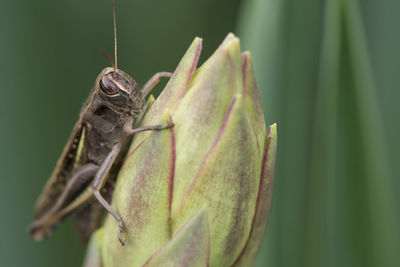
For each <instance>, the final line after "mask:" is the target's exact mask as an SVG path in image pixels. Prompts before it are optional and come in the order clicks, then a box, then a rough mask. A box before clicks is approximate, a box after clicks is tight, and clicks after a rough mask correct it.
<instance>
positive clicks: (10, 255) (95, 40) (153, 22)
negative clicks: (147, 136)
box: [0, 0, 400, 267]
mask: <svg viewBox="0 0 400 267" xmlns="http://www.w3.org/2000/svg"><path fill="white" fill-rule="evenodd" d="M399 10H400V2H399V1H392V0H380V1H376V0H375V1H374V0H360V1H355V0H302V1H299V0H247V1H246V0H242V1H239V0H220V1H212V0H203V1H177V0H170V1H151V0H147V1H144V0H141V1H139V0H132V1H128V0H117V16H118V34H119V61H118V62H119V65H120V67H121V69H123V70H125V71H126V72H128V73H130V74H132V76H133V77H134V78H135V79H136V80H137V81H138V82H139V83H141V84H143V83H144V82H145V81H146V79H148V78H149V77H150V76H151V75H152V74H153V73H155V72H157V71H161V70H164V71H172V70H173V69H174V68H175V66H176V65H177V63H178V62H179V59H180V57H181V56H182V55H183V53H184V51H185V49H186V48H187V47H188V45H189V44H190V42H191V40H192V39H193V38H194V37H195V36H201V37H203V38H204V49H203V53H202V61H203V60H204V59H206V58H207V57H208V56H209V55H210V54H211V53H212V51H213V50H214V49H216V47H217V46H218V44H219V43H220V42H221V41H222V40H223V38H224V37H225V35H226V34H227V33H228V32H231V31H233V32H235V33H236V34H238V35H239V37H241V40H242V49H243V50H250V51H251V52H252V54H253V59H254V62H255V68H256V74H257V80H258V85H259V89H260V92H261V95H262V101H263V106H264V112H265V117H266V121H267V123H268V124H271V123H272V122H277V123H278V134H279V146H278V161H277V170H276V182H275V190H274V198H273V207H272V212H271V216H270V221H269V226H268V230H267V232H266V238H265V240H264V244H263V247H262V250H261V253H260V257H259V260H258V263H257V266H272V267H275V266H277V267H280V266H285V267H286V266H288V267H289V266H302V267H303V266H304V267H308V266H311V267H314V266H315V267H319V266H329V267H334V266H383V267H385V266H400V229H399V226H400V224H399V214H400V208H399V206H398V205H397V203H398V201H399V192H400V180H399V179H398V178H399V177H400V164H399V159H400V138H398V137H399V136H400V124H399V119H398V116H399V115H400V107H399V104H398V101H399V100H400V90H399V83H400V75H399V70H400V53H399V52H398V48H399V47H400V35H399V30H398V27H399V26H400V16H398V12H399ZM0 22H1V23H0V34H1V37H0V40H1V41H0V53H1V55H0V90H1V91H0V92H1V98H0V101H1V103H0V108H1V113H0V116H1V117H0V118H1V119H0V122H1V126H0V127H1V128H0V129H1V131H0V140H1V150H2V153H1V155H0V157H1V159H0V168H1V171H2V172H1V173H2V174H1V179H0V190H1V192H0V207H1V211H2V215H1V216H0V229H1V230H0V240H1V241H0V242H1V243H0V244H1V247H0V261H1V263H0V264H1V266H80V264H81V263H82V258H83V255H84V251H85V247H84V246H83V245H82V244H80V243H79V241H78V240H77V238H76V237H75V235H74V233H73V230H72V224H71V222H69V221H68V222H66V223H64V224H63V225H62V226H61V227H59V228H58V230H57V231H56V232H55V234H54V235H53V236H52V238H50V239H48V240H47V241H45V242H41V243H36V242H34V241H32V240H31V238H30V237H29V236H28V235H27V231H26V230H27V226H28V225H29V223H30V221H31V218H32V207H33V205H34V201H35V200H36V197H37V195H38V194H39V192H40V190H41V188H42V186H43V184H44V182H45V181H46V179H47V178H48V176H49V174H50V172H51V170H52V169H53V167H54V165H55V163H56V160H57V158H58V156H59V154H60V152H61V150H62V148H63V146H64V144H65V142H66V140H67V138H68V136H69V133H70V131H71V129H72V126H73V124H74V121H75V120H76V119H77V116H78V112H79V109H80V107H81V105H82V103H83V102H84V100H85V98H86V97H87V95H88V93H89V91H90V89H91V87H92V86H93V83H94V80H95V78H96V77H97V75H98V73H99V72H100V71H101V69H102V68H103V67H105V66H107V65H109V63H108V61H107V60H106V59H105V58H104V57H103V56H102V55H101V53H100V51H101V49H105V50H107V51H109V52H110V53H112V51H113V33H112V12H111V1H110V0H79V1H78V0H68V1H57V0H45V1H30V0H13V1H4V0H3V1H1V3H0ZM161 87H162V86H160V87H159V89H160V88H161Z"/></svg>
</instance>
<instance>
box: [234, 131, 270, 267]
mask: <svg viewBox="0 0 400 267" xmlns="http://www.w3.org/2000/svg"><path fill="white" fill-rule="evenodd" d="M270 132H271V126H270V127H269V128H268V132H267V136H268V139H267V144H266V146H265V150H264V156H263V159H262V161H261V174H260V182H259V187H258V195H257V200H256V207H255V209H254V216H253V219H252V221H251V228H250V232H249V236H248V237H247V240H246V243H245V244H244V246H243V249H242V250H241V251H240V253H239V255H238V257H237V259H236V260H235V261H234V262H233V264H232V265H231V266H235V265H236V264H237V263H238V262H239V261H240V259H241V258H242V256H243V254H244V253H245V251H246V249H247V246H248V245H249V241H250V239H251V237H252V234H253V230H254V225H255V223H256V219H257V215H259V213H260V211H259V210H258V208H259V204H260V199H261V196H262V193H263V186H264V183H265V182H267V181H266V178H264V176H265V169H266V168H267V163H268V150H269V147H270V143H271V136H270Z"/></svg>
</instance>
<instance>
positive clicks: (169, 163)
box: [85, 34, 276, 266]
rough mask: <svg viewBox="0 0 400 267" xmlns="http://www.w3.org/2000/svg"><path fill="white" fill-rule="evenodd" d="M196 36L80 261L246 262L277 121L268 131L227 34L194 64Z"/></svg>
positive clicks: (259, 232)
mask: <svg viewBox="0 0 400 267" xmlns="http://www.w3.org/2000/svg"><path fill="white" fill-rule="evenodd" d="M201 48H202V41H201V39H199V38H196V39H195V40H194V41H193V43H192V44H191V46H190V47H189V49H188V51H187V52H186V54H185V55H184V57H183V58H182V60H181V62H180V64H179V65H178V67H177V69H176V71H175V73H174V75H173V76H172V78H171V79H170V81H169V82H168V84H167V86H166V88H165V89H164V90H163V92H162V94H161V95H160V97H159V98H158V99H157V100H156V101H155V102H154V103H153V100H152V99H150V100H149V102H148V104H149V105H151V108H150V109H149V110H148V112H147V113H146V115H145V117H144V118H143V120H142V121H141V125H154V124H167V123H168V122H170V121H172V122H173V123H174V124H175V126H174V127H173V128H171V129H168V130H162V131H153V132H144V133H140V134H138V135H136V136H135V138H134V141H133V143H132V145H131V149H130V152H129V154H128V156H127V158H126V160H125V163H124V165H123V167H122V169H121V171H120V173H119V176H118V179H117V184H116V187H115V191H114V195H113V200H112V206H113V208H114V209H115V210H117V211H118V212H119V213H120V215H121V216H122V218H123V220H124V223H125V226H126V232H125V233H124V234H123V237H124V238H125V239H126V245H125V247H122V246H121V244H120V243H119V241H118V238H117V236H118V226H117V223H116V222H115V220H114V219H113V218H112V217H111V216H108V217H107V218H106V221H105V224H104V226H103V227H102V228H101V229H100V230H99V231H97V232H96V234H95V235H94V236H93V238H92V240H91V244H90V246H89V250H88V253H87V258H86V262H85V264H86V266H101V264H102V266H142V265H144V266H207V265H211V266H232V265H235V266H251V264H253V262H254V260H255V257H256V255H257V252H258V250H259V247H260V243H261V241H262V238H263V233H264V230H265V227H266V222H267V219H268V213H269V208H270V203H271V193H272V182H273V173H274V163H275V153H276V126H275V125H272V126H270V127H269V129H268V130H267V129H266V127H265V122H264V116H263V113H262V108H261V103H260V99H259V95H258V89H257V86H256V82H255V77H254V70H253V65H252V59H251V55H250V53H248V52H245V53H241V52H240V44H239V39H238V38H236V37H235V36H234V35H233V34H229V35H228V36H227V37H226V39H225V40H224V42H223V43H222V44H221V45H220V47H219V48H218V49H217V50H216V52H215V53H214V54H213V55H212V56H211V57H210V58H209V59H208V60H207V61H206V62H205V63H204V64H203V65H202V66H201V67H200V68H198V69H196V66H197V63H198V59H199V56H200V52H201Z"/></svg>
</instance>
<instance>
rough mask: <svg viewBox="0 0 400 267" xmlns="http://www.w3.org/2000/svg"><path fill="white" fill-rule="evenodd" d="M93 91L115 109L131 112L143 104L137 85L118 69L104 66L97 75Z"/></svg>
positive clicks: (138, 109) (137, 109) (136, 110)
mask: <svg viewBox="0 0 400 267" xmlns="http://www.w3.org/2000/svg"><path fill="white" fill-rule="evenodd" d="M95 91H96V94H97V95H98V96H99V97H100V98H101V99H103V100H104V101H105V102H106V103H107V104H108V105H110V106H111V108H112V109H115V110H120V111H123V112H129V113H132V112H138V111H140V109H141V107H142V106H143V96H142V93H141V91H140V88H139V85H138V84H137V83H136V82H135V81H134V80H133V79H132V78H131V77H130V76H129V75H128V74H126V73H125V72H124V71H122V70H120V69H116V70H115V71H114V68H105V69H104V70H103V71H102V72H101V73H100V75H99V76H98V77H97V80H96V85H95Z"/></svg>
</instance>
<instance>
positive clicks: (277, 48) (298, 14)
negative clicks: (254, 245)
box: [239, 0, 400, 267]
mask: <svg viewBox="0 0 400 267" xmlns="http://www.w3.org/2000/svg"><path fill="white" fill-rule="evenodd" d="M298 2H299V1H293V0H286V1H274V0H266V1H257V0H253V1H245V2H244V5H243V9H242V16H241V21H240V23H239V31H240V33H241V35H242V40H243V44H244V45H243V47H244V48H245V49H249V50H251V51H252V53H253V55H254V62H255V69H256V73H257V79H258V81H259V88H260V91H261V95H262V97H263V99H262V100H263V104H264V108H265V109H266V112H265V116H266V120H267V121H268V122H269V121H277V122H278V124H279V125H280V132H281V134H280V149H279V152H278V159H277V173H276V187H275V191H274V197H273V205H272V206H273V208H272V213H271V218H270V224H269V227H268V229H267V233H266V239H265V246H264V247H263V251H262V254H261V255H260V258H259V262H258V264H259V266H307V267H313V266H400V255H398V251H399V249H400V232H399V218H398V209H397V207H396V198H395V195H394V194H395V191H397V192H398V190H399V188H394V185H395V183H394V181H393V166H391V165H390V159H389V157H388V152H387V149H386V145H387V144H391V143H393V141H394V140H392V139H391V140H385V138H386V137H387V136H390V135H387V134H385V132H384V130H385V129H390V128H394V129H397V128H399V127H398V126H391V125H385V124H384V122H385V121H388V120H387V119H386V118H385V119H382V118H383V116H382V114H381V111H380V108H379V91H378V90H377V89H376V85H375V81H374V75H375V72H374V69H373V68H372V67H371V60H370V55H369V54H370V52H369V50H368V46H367V43H366V41H367V40H366V37H365V29H364V25H363V20H362V13H361V10H360V7H359V5H358V2H357V1H354V0H351V1H349V0H343V1H337V0H325V1H320V2H318V1H312V0H307V1H301V3H298ZM385 4H388V2H387V1H386V2H385V3H382V5H385ZM365 5H366V4H365ZM369 5H371V2H370V3H369ZM375 5H378V4H375ZM366 6H367V7H368V5H366ZM277 7H279V8H277ZM269 12H271V13H272V14H269ZM398 21H399V20H397V22H398ZM392 22H393V21H392ZM262 25H263V26H262ZM383 25H384V23H382V24H381V25H380V26H383ZM386 25H388V24H386ZM375 34H378V32H377V31H375ZM379 34H381V33H379ZM371 39H373V37H371ZM266 44H269V45H266ZM271 44H273V45H271ZM376 53H377V54H378V55H379V54H382V53H384V52H382V51H376ZM397 58H398V57H397ZM271 70H272V71H271ZM387 71H389V72H392V73H393V71H392V70H391V69H387ZM380 72H381V73H382V72H383V71H382V70H380ZM272 73H273V74H275V75H274V77H272V78H271V77H270V75H271V74H272ZM276 74H278V75H276ZM271 92H272V93H271ZM388 94H391V92H388ZM397 110H398V109H397ZM386 115H389V116H390V115H391V114H386ZM397 147H398V146H397ZM392 155H393V153H392ZM397 155H399V154H398V153H397ZM397 185H398V183H397Z"/></svg>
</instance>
